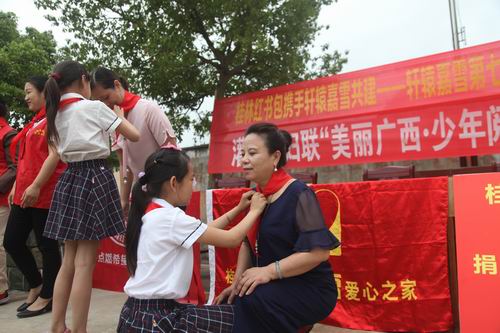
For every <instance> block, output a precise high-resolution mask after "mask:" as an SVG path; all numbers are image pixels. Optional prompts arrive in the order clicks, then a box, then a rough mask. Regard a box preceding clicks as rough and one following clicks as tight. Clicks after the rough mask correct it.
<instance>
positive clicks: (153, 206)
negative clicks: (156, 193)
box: [144, 201, 163, 215]
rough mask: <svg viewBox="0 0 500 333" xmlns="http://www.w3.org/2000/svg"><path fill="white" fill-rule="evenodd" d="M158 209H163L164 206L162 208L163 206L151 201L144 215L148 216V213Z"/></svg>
mask: <svg viewBox="0 0 500 333" xmlns="http://www.w3.org/2000/svg"><path fill="white" fill-rule="evenodd" d="M157 208H163V206H162V205H159V204H157V203H156V202H153V201H151V202H150V203H149V204H148V206H147V207H146V210H145V211H144V215H146V214H147V213H149V212H150V211H152V210H155V209H157Z"/></svg>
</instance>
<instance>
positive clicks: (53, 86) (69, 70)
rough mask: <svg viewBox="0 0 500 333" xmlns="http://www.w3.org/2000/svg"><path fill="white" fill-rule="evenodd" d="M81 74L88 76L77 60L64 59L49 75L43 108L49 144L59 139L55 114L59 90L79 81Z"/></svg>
mask: <svg viewBox="0 0 500 333" xmlns="http://www.w3.org/2000/svg"><path fill="white" fill-rule="evenodd" d="M82 76H84V77H86V78H87V79H88V78H89V73H88V72H87V70H86V69H85V67H84V66H83V65H82V64H80V63H79V62H77V61H72V60H66V61H62V62H60V63H58V64H57V65H56V66H55V67H54V70H53V71H52V73H51V74H50V75H49V79H48V80H47V83H45V89H44V91H43V93H44V95H45V109H46V111H47V138H48V141H49V143H50V144H55V143H57V142H58V141H59V133H57V128H56V124H55V121H56V115H57V109H58V108H59V102H60V100H61V91H62V90H64V89H66V88H68V87H70V86H71V85H72V84H73V83H74V82H77V81H80V80H81V79H82Z"/></svg>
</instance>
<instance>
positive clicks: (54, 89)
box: [44, 75, 61, 145]
mask: <svg viewBox="0 0 500 333" xmlns="http://www.w3.org/2000/svg"><path fill="white" fill-rule="evenodd" d="M54 76H55V75H51V76H50V78H49V79H48V80H47V82H46V83H45V89H44V95H45V110H46V112H47V139H48V142H49V144H51V145H54V144H56V143H57V142H58V141H59V133H58V132H57V128H56V115H57V109H58V108H59V101H60V100H61V90H60V89H59V85H58V84H57V82H56V79H55V78H54Z"/></svg>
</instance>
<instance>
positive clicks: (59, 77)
mask: <svg viewBox="0 0 500 333" xmlns="http://www.w3.org/2000/svg"><path fill="white" fill-rule="evenodd" d="M49 77H51V78H53V79H54V80H56V81H59V80H60V79H61V75H60V74H59V73H50V74H49Z"/></svg>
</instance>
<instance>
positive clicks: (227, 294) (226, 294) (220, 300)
mask: <svg viewBox="0 0 500 333" xmlns="http://www.w3.org/2000/svg"><path fill="white" fill-rule="evenodd" d="M238 281H239V280H238ZM238 281H237V280H234V281H233V284H232V285H230V286H229V287H227V288H226V289H224V290H223V291H222V292H221V293H220V294H219V296H217V297H216V298H215V304H216V305H220V304H224V300H225V299H227V304H232V303H233V300H234V297H235V296H236V285H237V284H238Z"/></svg>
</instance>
